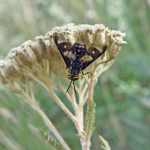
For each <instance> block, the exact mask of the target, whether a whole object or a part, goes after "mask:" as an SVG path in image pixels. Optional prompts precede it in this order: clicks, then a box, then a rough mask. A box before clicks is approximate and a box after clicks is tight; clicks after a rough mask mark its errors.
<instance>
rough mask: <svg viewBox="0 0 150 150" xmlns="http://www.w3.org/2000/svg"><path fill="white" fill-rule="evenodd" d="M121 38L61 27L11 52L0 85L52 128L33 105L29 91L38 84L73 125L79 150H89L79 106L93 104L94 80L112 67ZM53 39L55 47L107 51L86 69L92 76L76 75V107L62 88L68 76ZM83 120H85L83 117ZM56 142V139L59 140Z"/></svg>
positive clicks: (101, 30) (99, 28)
mask: <svg viewBox="0 0 150 150" xmlns="http://www.w3.org/2000/svg"><path fill="white" fill-rule="evenodd" d="M124 36H125V33H121V32H120V31H114V30H109V29H108V28H106V27H105V26H104V25H102V24H100V25H99V24H95V25H78V26H75V25H74V24H68V25H66V26H63V27H55V28H54V29H53V30H52V31H50V32H48V33H47V34H46V35H45V36H38V37H36V41H35V42H33V41H26V42H24V43H23V44H22V45H21V46H18V47H16V48H13V49H12V50H11V51H10V53H9V54H8V55H7V57H6V58H5V60H1V61H0V82H1V83H2V84H6V85H7V86H9V87H10V89H11V90H13V91H14V92H16V93H18V94H20V95H22V96H23V97H24V99H26V100H27V101H28V102H29V103H30V104H32V105H33V106H34V107H35V108H36V109H37V110H38V112H39V113H40V114H41V116H43V118H44V119H45V121H46V122H48V124H49V126H50V127H51V128H53V127H52V124H51V123H50V121H48V118H47V117H46V115H45V114H43V112H41V111H42V110H41V109H40V108H39V107H38V105H37V104H36V99H35V97H34V90H33V88H34V82H35V81H37V82H39V83H40V84H41V85H43V86H44V87H45V88H46V90H47V91H48V94H49V96H50V97H51V99H53V100H54V101H55V102H56V103H57V104H58V106H59V107H60V108H62V110H63V111H64V112H65V113H66V114H67V115H68V116H69V117H70V119H71V120H72V121H73V122H74V123H75V125H76V128H77V130H78V136H79V137H80V138H81V144H82V148H83V147H85V146H89V143H88V142H89V141H87V139H88V140H90V138H88V137H87V136H89V137H90V136H91V135H92V132H93V127H91V128H90V129H88V128H86V130H91V131H90V132H89V131H88V132H87V133H85V131H84V127H83V126H84V125H83V106H84V104H85V103H86V101H87V100H89V101H92V100H93V91H94V86H95V84H96V82H97V79H98V77H99V76H100V75H101V74H102V73H103V72H104V71H105V70H107V69H108V68H109V67H110V66H111V65H112V64H113V62H114V59H115V58H116V57H117V55H118V53H119V51H120V49H121V45H122V44H126V42H125V41H123V37H124ZM56 37H57V39H58V44H60V43H62V42H67V43H69V45H71V46H73V45H74V43H75V42H78V41H82V42H83V43H84V44H85V46H86V49H88V48H89V47H90V46H91V45H93V46H94V47H95V48H96V49H98V50H99V51H100V52H102V51H103V49H104V47H105V48H107V49H106V51H105V52H104V54H103V55H101V56H100V57H99V58H98V59H96V60H95V61H94V62H92V63H91V64H90V65H89V66H88V67H87V68H86V72H90V73H91V74H92V76H90V75H83V74H82V73H80V78H79V86H78V87H76V90H77V94H78V95H79V103H77V100H76V97H75V94H74V88H73V86H71V89H70V92H69V93H66V87H65V88H64V85H62V80H64V81H66V82H67V83H69V80H68V79H67V74H68V72H67V69H66V64H65V62H64V60H63V58H62V56H61V54H60V52H59V50H58V48H57V45H56V40H55V39H56ZM66 49H67V45H66ZM86 57H87V56H85V59H86ZM85 83H86V84H85ZM52 86H53V87H56V88H57V89H59V90H60V91H62V92H63V93H64V95H65V96H66V98H67V99H68V100H69V101H70V103H71V104H72V106H73V108H74V111H75V114H72V113H71V112H70V111H69V109H68V108H67V107H66V106H65V105H64V104H63V102H62V101H61V99H60V98H59V97H58V96H57V95H56V93H55V91H54V90H53V88H52ZM92 105H93V107H91V108H93V109H91V110H92V114H95V113H94V108H95V104H93V103H92ZM89 108H90V107H89ZM88 110H90V109H88ZM87 114H89V116H93V115H90V113H89V112H87ZM87 118H89V117H88V116H87ZM90 119H91V118H90ZM86 122H88V123H90V122H89V121H86ZM93 124H94V123H92V126H93ZM85 126H87V125H85ZM53 130H54V129H53ZM55 133H56V131H55ZM83 133H84V135H83ZM55 135H56V134H55ZM56 137H57V135H56ZM57 138H58V139H59V137H57ZM59 141H60V142H61V143H63V142H62V139H59ZM87 143H88V144H87ZM66 147H67V146H66ZM66 149H67V148H66Z"/></svg>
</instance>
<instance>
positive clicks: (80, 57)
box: [55, 36, 107, 92]
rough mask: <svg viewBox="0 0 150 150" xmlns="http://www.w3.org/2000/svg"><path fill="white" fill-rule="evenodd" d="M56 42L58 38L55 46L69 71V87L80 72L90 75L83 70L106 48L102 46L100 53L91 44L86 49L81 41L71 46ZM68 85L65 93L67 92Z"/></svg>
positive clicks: (68, 43)
mask: <svg viewBox="0 0 150 150" xmlns="http://www.w3.org/2000/svg"><path fill="white" fill-rule="evenodd" d="M58 40H59V39H58V36H55V44H56V46H57V48H58V50H59V52H60V54H61V56H62V57H63V59H64V61H65V63H66V69H69V72H68V78H69V79H70V80H71V82H70V85H71V83H72V82H73V85H74V81H76V80H78V79H79V73H80V72H81V71H82V74H83V75H86V74H88V73H90V72H87V73H84V72H83V70H84V69H85V68H86V67H88V66H89V65H90V64H91V63H92V62H93V61H95V60H96V59H97V58H99V57H100V56H101V55H102V54H103V53H104V52H105V51H106V49H107V46H103V49H102V52H100V51H99V50H98V49H97V48H95V47H94V45H93V44H92V45H91V46H90V47H89V48H88V49H86V46H85V44H84V43H83V42H82V41H79V42H76V43H74V45H73V46H72V45H71V44H70V42H68V41H67V42H61V43H58ZM90 74H91V73H90ZM91 75H92V74H91ZM70 85H69V87H68V89H67V91H66V92H68V90H69V88H70ZM74 90H75V86H74ZM75 92H76V90H75Z"/></svg>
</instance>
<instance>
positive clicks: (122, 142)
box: [0, 0, 150, 150]
mask: <svg viewBox="0 0 150 150" xmlns="http://www.w3.org/2000/svg"><path fill="white" fill-rule="evenodd" d="M70 22H73V23H75V24H76V25H78V24H101V23H102V24H104V25H105V26H108V27H109V28H110V29H115V30H121V31H123V32H125V33H126V34H127V36H126V38H125V40H126V41H127V42H128V44H127V45H123V46H122V49H121V52H120V54H119V56H118V57H117V59H116V60H115V63H114V65H113V66H112V67H111V68H110V69H108V70H107V71H106V72H105V73H104V74H103V75H102V76H101V78H100V79H99V81H98V83H97V85H96V87H95V94H94V99H95V101H96V104H97V107H96V130H95V132H94V135H93V137H92V148H91V149H92V150H98V149H100V143H99V141H98V137H97V135H98V134H100V135H102V136H103V137H104V138H105V139H106V140H108V141H109V144H110V146H111V147H112V149H113V150H127V149H128V150H141V149H144V150H149V147H150V84H149V83H150V68H149V67H150V61H149V58H150V42H149V39H150V1H149V0H144V1H140V0H136V1H135V0H132V1H130V0H124V1H120V0H113V1H112V0H105V1H104V0H93V1H92V0H76V1H75V0H65V1H64V0H44V1H42V0H32V1H29V0H17V1H12V0H0V59H4V57H5V56H6V55H7V53H8V52H9V51H10V49H11V48H13V47H16V46H18V45H20V44H21V43H23V42H24V41H26V40H28V39H31V40H34V38H35V37H36V36H38V35H44V34H45V33H47V32H48V31H50V30H51V29H52V28H53V27H55V26H62V25H65V24H67V23H70ZM67 86H68V85H66V87H67ZM35 93H36V98H37V99H38V101H39V104H40V106H41V108H42V109H43V110H44V112H45V113H46V114H47V115H48V116H49V118H50V119H51V120H52V121H53V123H54V125H55V126H56V127H57V129H58V131H60V133H61V135H62V136H63V137H64V139H65V140H66V141H67V143H68V144H69V146H70V147H71V148H72V149H73V150H79V149H80V143H79V139H78V137H76V136H75V134H76V130H75V127H74V125H73V123H72V122H71V121H70V120H69V118H68V117H67V116H66V114H64V112H62V110H61V109H60V108H58V106H57V105H56V104H55V103H54V102H53V101H52V100H50V98H49V96H48V95H47V93H46V91H45V90H44V89H42V87H41V86H40V85H38V84H37V86H36V88H35ZM58 95H59V96H60V97H62V100H63V102H64V103H66V105H70V104H68V101H66V99H65V97H63V94H61V93H60V92H59V91H58ZM68 107H70V106H68ZM36 128H38V129H41V130H43V131H45V132H49V130H48V128H47V126H46V125H45V123H44V122H43V120H42V118H41V117H40V116H39V115H38V113H37V112H36V111H35V110H34V109H33V108H32V107H31V106H30V105H29V104H28V103H26V102H25V101H23V100H22V98H21V97H19V96H17V95H15V94H13V93H12V92H10V91H9V89H8V88H7V87H5V86H3V85H0V150H8V149H9V150H10V149H12V150H14V149H15V150H41V149H44V150H48V149H49V148H48V145H47V144H46V143H45V141H44V139H42V138H41V137H40V136H39V135H38V134H37V131H36ZM33 129H34V130H33Z"/></svg>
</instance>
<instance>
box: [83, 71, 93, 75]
mask: <svg viewBox="0 0 150 150" xmlns="http://www.w3.org/2000/svg"><path fill="white" fill-rule="evenodd" d="M88 73H89V74H91V76H92V73H91V72H87V73H84V72H83V71H82V74H83V75H86V74H88Z"/></svg>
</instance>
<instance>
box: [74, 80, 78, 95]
mask: <svg viewBox="0 0 150 150" xmlns="http://www.w3.org/2000/svg"><path fill="white" fill-rule="evenodd" d="M73 85H74V81H73ZM74 91H75V93H76V94H77V92H76V88H75V85H74Z"/></svg>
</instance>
